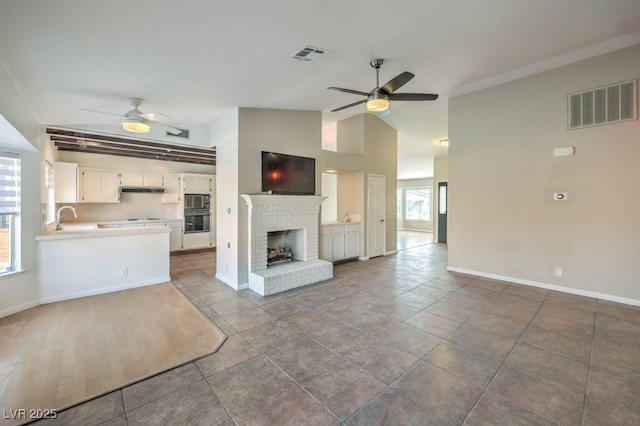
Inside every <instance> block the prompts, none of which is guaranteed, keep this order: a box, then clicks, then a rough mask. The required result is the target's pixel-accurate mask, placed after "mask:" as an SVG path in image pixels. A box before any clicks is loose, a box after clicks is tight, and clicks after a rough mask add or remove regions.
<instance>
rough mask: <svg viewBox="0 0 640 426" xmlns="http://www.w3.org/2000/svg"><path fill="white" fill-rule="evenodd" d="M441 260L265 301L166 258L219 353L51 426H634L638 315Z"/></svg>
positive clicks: (429, 254) (419, 250)
mask: <svg viewBox="0 0 640 426" xmlns="http://www.w3.org/2000/svg"><path fill="white" fill-rule="evenodd" d="M446 259H447V250H446V246H443V245H438V244H432V243H430V244H426V245H422V246H418V247H414V248H409V249H406V250H402V251H399V252H398V254H396V255H391V256H385V257H380V258H376V259H371V260H368V261H366V262H361V261H352V262H347V263H342V264H337V265H335V269H334V272H335V277H334V278H333V279H332V280H330V281H327V282H323V283H318V284H314V285H311V286H307V287H304V288H300V289H295V290H292V291H289V292H286V293H284V294H280V295H275V296H270V297H266V298H263V297H260V296H258V295H256V294H255V293H252V292H251V291H241V292H238V293H236V292H235V291H233V290H231V289H230V288H229V287H227V286H225V285H224V284H222V283H219V282H216V280H215V278H214V275H215V268H216V265H215V253H214V252H200V253H189V254H182V255H178V256H172V257H171V274H172V279H173V282H174V283H175V285H176V286H177V287H178V288H179V289H180V290H181V291H182V292H184V294H186V295H187V296H188V297H189V299H190V300H191V301H192V302H193V303H194V304H195V305H197V306H198V307H199V308H200V309H201V310H202V312H204V313H205V314H206V315H207V316H208V317H209V318H210V319H211V320H212V321H213V322H214V323H216V324H217V325H218V326H219V327H220V328H221V329H222V330H223V331H224V332H225V333H226V334H227V335H228V336H229V337H228V339H227V341H226V342H225V344H224V345H223V346H222V348H221V349H220V350H219V351H218V352H217V353H215V354H213V355H210V356H208V357H205V358H202V359H200V360H197V361H195V362H191V363H189V364H186V365H183V366H181V367H178V368H175V369H173V370H171V371H168V372H165V373H163V374H160V375H157V376H155V377H152V378H150V379H147V380H145V381H142V382H139V383H137V384H134V385H132V386H129V387H126V388H124V389H122V390H119V391H115V392H112V393H110V394H107V395H105V396H103V397H100V398H97V399H95V400H92V401H89V402H87V403H84V404H81V405H78V406H76V407H73V408H70V409H68V410H65V411H63V412H61V413H59V416H58V418H57V419H56V420H54V421H47V423H48V424H64V425H74V424H78V425H90V424H104V425H114V426H115V425H138V424H144V425H153V424H158V425H178V424H189V425H193V424H207V425H217V424H221V425H233V424H238V425H245V424H263V425H287V424H288V425H338V424H345V425H382V424H390V425H391V424H397V425H408V424H412V425H432V424H433V425H450V424H453V425H458V424H466V425H515V424H518V425H538V424H540V425H554V424H558V425H614V424H615V425H622V424H629V425H637V424H640V308H638V307H633V306H627V305H621V304H616V303H612V302H607V301H603V300H597V299H592V298H587V297H580V296H574V295H569V294H563V293H559V292H554V291H548V290H544V289H538V288H533V287H527V286H522V285H516V284H510V283H504V282H496V281H490V280H486V279H482V278H477V277H472V276H464V275H460V274H455V273H449V272H447V270H446V263H447V261H446Z"/></svg>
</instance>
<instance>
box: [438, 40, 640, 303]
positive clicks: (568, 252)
mask: <svg viewBox="0 0 640 426" xmlns="http://www.w3.org/2000/svg"><path fill="white" fill-rule="evenodd" d="M639 74H640V45H638V46H634V47H630V48H627V49H623V50H620V51H617V52H612V53H609V54H606V55H602V56H598V57H595V58H592V59H588V60H585V61H581V62H578V63H575V64H571V65H568V66H564V67H561V68H558V69H555V70H551V71H547V72H544V73H540V74H537V75H534V76H531V77H528V78H523V79H521V80H517V81H513V82H511V83H507V84H503V85H500V86H496V87H493V88H489V89H486V90H482V91H479V92H476V93H472V94H468V95H463V96H459V97H455V98H452V99H451V100H450V102H449V106H450V108H449V139H450V141H451V145H450V147H449V186H450V192H449V194H450V195H449V197H450V198H449V201H450V203H449V233H448V235H449V239H448V241H449V267H450V268H452V269H455V270H463V271H470V272H474V273H479V274H483V275H487V276H496V277H500V278H503V279H507V280H510V281H516V282H523V283H530V284H535V285H543V286H559V287H562V288H564V289H567V290H569V291H573V292H577V293H582V294H591V295H596V296H597V295H600V296H602V297H606V298H613V299H614V300H620V301H627V302H633V301H635V303H638V304H640V286H639V285H638V277H639V276H640V263H639V262H638V259H640V220H638V218H639V217H640V191H638V188H637V186H638V183H639V182H640V167H639V166H638V160H639V159H640V143H639V142H640V141H639V139H638V135H640V121H638V120H635V121H627V122H622V123H617V124H608V125H602V126H596V127H591V128H583V129H578V130H567V94H568V93H572V92H576V91H581V90H586V89H590V88H594V87H600V86H604V85H608V84H613V83H617V82H621V81H626V80H630V79H637V78H638V77H639ZM565 146H574V147H575V149H576V153H575V155H574V156H571V157H557V158H556V157H554V156H553V150H554V148H558V147H565ZM554 192H568V200H566V201H562V202H559V201H553V199H552V194H553V193H554ZM555 268H562V270H563V276H562V277H556V276H555V275H554V272H555Z"/></svg>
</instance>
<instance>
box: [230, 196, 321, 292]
mask: <svg viewBox="0 0 640 426" xmlns="http://www.w3.org/2000/svg"><path fill="white" fill-rule="evenodd" d="M242 198H244V200H245V202H246V203H247V206H248V207H249V214H248V219H249V248H248V250H249V288H250V289H251V290H253V291H255V292H256V293H259V294H261V295H263V296H266V295H270V294H276V293H280V292H282V291H286V290H290V289H292V288H296V287H300V286H303V285H307V284H312V283H315V282H318V281H324V280H327V279H329V278H332V277H333V264H332V263H331V262H327V261H324V260H320V259H318V244H319V239H318V238H319V237H318V234H319V232H318V230H319V217H320V204H321V203H322V201H324V198H325V197H319V196H314V195H247V194H243V195H242ZM270 233H271V234H272V235H274V233H275V234H283V235H288V236H289V238H290V239H289V240H287V241H288V243H287V244H288V245H290V246H291V247H290V248H291V249H292V252H293V259H294V261H293V262H287V263H279V264H275V265H267V248H268V241H269V234H270ZM272 238H273V237H272Z"/></svg>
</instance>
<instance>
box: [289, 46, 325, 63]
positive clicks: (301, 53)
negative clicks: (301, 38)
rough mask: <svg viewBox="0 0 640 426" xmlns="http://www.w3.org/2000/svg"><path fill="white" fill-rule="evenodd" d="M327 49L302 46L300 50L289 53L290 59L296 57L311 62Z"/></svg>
mask: <svg viewBox="0 0 640 426" xmlns="http://www.w3.org/2000/svg"><path fill="white" fill-rule="evenodd" d="M326 52H328V50H326V49H319V48H317V47H311V46H303V47H302V48H301V49H300V50H298V51H297V52H295V53H294V54H293V55H291V59H298V60H299V61H304V62H311V61H314V60H316V59H318V58H319V57H320V56H322V55H324V54H325V53H326Z"/></svg>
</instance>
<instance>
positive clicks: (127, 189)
mask: <svg viewBox="0 0 640 426" xmlns="http://www.w3.org/2000/svg"><path fill="white" fill-rule="evenodd" d="M132 192H134V193H138V194H140V193H145V194H163V193H164V188H163V187H162V186H121V187H120V193H121V194H126V193H132Z"/></svg>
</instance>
